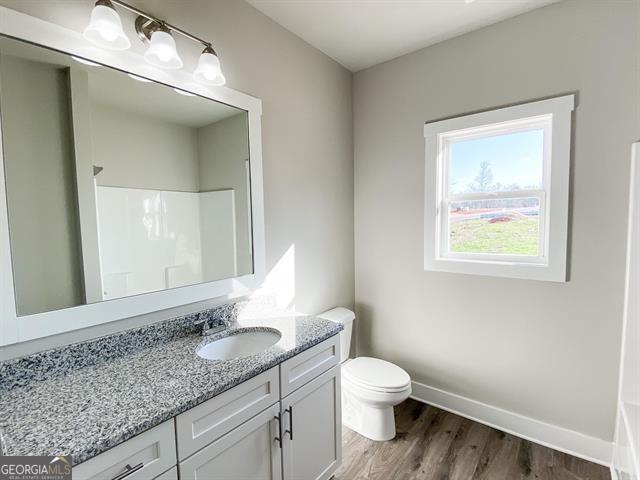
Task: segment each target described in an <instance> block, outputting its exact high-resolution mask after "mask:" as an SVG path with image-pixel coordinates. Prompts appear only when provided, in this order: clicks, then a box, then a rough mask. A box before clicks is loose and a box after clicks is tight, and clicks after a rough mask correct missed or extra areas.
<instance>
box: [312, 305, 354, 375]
mask: <svg viewBox="0 0 640 480" xmlns="http://www.w3.org/2000/svg"><path fill="white" fill-rule="evenodd" d="M316 317H319V318H324V319H325V320H330V321H332V322H336V323H341V324H342V325H344V330H342V331H341V332H340V363H342V362H344V361H345V360H347V359H348V358H349V350H350V349H351V333H352V332H353V320H354V319H355V318H356V314H355V313H353V312H352V311H351V310H349V309H348V308H344V307H337V308H334V309H332V310H327V311H326V312H323V313H321V314H319V315H316Z"/></svg>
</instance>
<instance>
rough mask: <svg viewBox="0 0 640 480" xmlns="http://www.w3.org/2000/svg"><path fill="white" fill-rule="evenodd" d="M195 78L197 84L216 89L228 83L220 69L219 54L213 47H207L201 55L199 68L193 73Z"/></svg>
mask: <svg viewBox="0 0 640 480" xmlns="http://www.w3.org/2000/svg"><path fill="white" fill-rule="evenodd" d="M193 78H194V79H195V80H196V81H197V82H200V83H204V84H206V85H212V86H214V87H217V86H220V85H224V84H225V83H226V82H227V80H226V79H225V78H224V75H223V74H222V69H221V68H220V60H219V59H218V54H217V53H216V51H215V50H214V49H213V47H211V45H207V46H206V47H205V49H204V50H203V51H202V53H201V54H200V58H199V59H198V66H197V68H196V70H195V72H193Z"/></svg>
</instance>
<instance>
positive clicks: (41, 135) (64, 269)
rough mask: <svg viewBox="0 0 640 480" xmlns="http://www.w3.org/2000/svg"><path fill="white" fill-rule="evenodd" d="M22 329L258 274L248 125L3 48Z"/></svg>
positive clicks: (189, 102)
mask: <svg viewBox="0 0 640 480" xmlns="http://www.w3.org/2000/svg"><path fill="white" fill-rule="evenodd" d="M0 107H1V121H2V144H3V163H4V173H5V183H6V185H5V190H6V200H7V211H8V230H9V240H10V250H11V264H12V267H13V284H14V289H13V290H14V295H15V304H16V316H18V317H20V316H28V315H34V314H40V313H43V312H50V311H55V310H61V309H67V308H69V307H76V306H79V305H85V304H93V303H97V302H104V301H107V300H113V299H120V298H124V297H131V296H135V295H140V294H146V293H149V292H157V291H162V290H167V289H173V288H178V287H184V286H188V285H196V284H201V283H206V282H211V281H215V280H220V279H228V278H234V277H238V276H243V275H248V274H251V273H253V272H254V258H253V257H254V255H253V244H252V215H251V204H252V202H251V189H250V185H251V181H250V180H251V168H250V162H251V155H250V151H249V144H250V142H249V115H248V112H247V111H245V110H242V109H239V108H235V107H233V106H230V105H226V104H224V103H220V102H216V101H214V100H211V99H209V98H205V97H202V96H197V95H193V94H191V93H189V92H186V91H183V90H177V89H174V88H172V87H169V86H167V85H163V84H160V83H156V82H151V81H149V80H146V79H144V78H142V77H140V76H136V75H132V74H127V73H124V72H122V71H119V70H116V69H111V68H108V67H105V66H101V65H97V64H93V65H91V64H87V63H86V62H84V63H83V62H82V61H79V60H78V59H77V58H76V57H72V56H70V55H66V54H63V53H60V52H58V51H54V50H50V49H47V48H44V47H40V46H35V45H33V44H29V43H26V42H21V41H17V40H13V39H9V38H4V37H3V38H0Z"/></svg>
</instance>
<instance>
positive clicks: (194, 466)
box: [180, 403, 282, 480]
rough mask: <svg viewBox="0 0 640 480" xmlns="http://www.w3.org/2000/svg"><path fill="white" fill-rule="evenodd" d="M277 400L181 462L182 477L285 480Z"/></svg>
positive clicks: (187, 479) (188, 478)
mask: <svg viewBox="0 0 640 480" xmlns="http://www.w3.org/2000/svg"><path fill="white" fill-rule="evenodd" d="M279 411H280V405H279V404H278V403H276V404H275V405H272V406H271V407H270V408H268V409H266V410H265V411H263V412H262V413H259V414H258V415H256V416H255V417H253V418H251V419H250V420H248V421H247V422H245V423H243V424H242V425H240V426H238V427H237V428H235V429H234V430H232V431H231V432H229V433H228V434H226V435H225V436H223V437H222V438H220V439H218V440H216V441H215V442H213V443H211V444H209V445H207V446H206V447H204V448H203V449H202V450H200V451H198V452H196V453H195V454H193V455H192V456H190V457H189V458H187V459H186V460H184V461H183V462H180V480H217V479H221V480H222V479H225V480H227V479H228V480H232V479H233V480H235V479H255V480H281V478H282V454H281V451H280V447H279V444H278V442H277V441H276V438H278V437H277V436H278V426H277V423H278V422H277V420H276V418H277V415H278V413H279Z"/></svg>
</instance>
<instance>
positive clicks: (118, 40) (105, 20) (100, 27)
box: [82, 5, 131, 50]
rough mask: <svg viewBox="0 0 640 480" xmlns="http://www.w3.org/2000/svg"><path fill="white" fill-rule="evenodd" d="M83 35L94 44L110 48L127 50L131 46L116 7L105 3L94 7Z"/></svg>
mask: <svg viewBox="0 0 640 480" xmlns="http://www.w3.org/2000/svg"><path fill="white" fill-rule="evenodd" d="M82 35H83V36H84V38H86V39H87V40H89V41H90V42H91V43H93V44H94V45H97V46H99V47H102V48H108V49H109V50H126V49H127V48H129V47H130V46H131V42H130V41H129V39H128V38H127V36H126V35H125V34H124V30H123V29H122V21H121V20H120V15H118V12H116V11H115V9H113V8H111V7H107V6H105V5H96V6H95V7H93V10H92V11H91V19H90V20H89V25H87V28H85V29H84V32H83V33H82Z"/></svg>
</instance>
